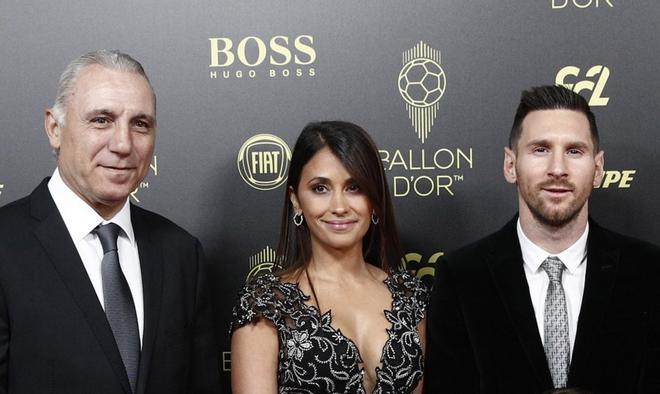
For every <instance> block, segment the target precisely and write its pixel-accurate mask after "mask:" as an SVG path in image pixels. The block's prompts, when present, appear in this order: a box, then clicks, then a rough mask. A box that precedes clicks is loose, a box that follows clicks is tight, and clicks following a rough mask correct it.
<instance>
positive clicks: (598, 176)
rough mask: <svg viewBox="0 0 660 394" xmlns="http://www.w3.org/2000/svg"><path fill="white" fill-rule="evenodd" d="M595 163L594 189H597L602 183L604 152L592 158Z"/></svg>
mask: <svg viewBox="0 0 660 394" xmlns="http://www.w3.org/2000/svg"><path fill="white" fill-rule="evenodd" d="M594 161H595V162H596V173H595V174H594V187H598V186H599V185H600V184H601V183H602V182H603V176H604V175H605V152H604V151H600V152H598V153H597V154H596V156H595V157H594Z"/></svg>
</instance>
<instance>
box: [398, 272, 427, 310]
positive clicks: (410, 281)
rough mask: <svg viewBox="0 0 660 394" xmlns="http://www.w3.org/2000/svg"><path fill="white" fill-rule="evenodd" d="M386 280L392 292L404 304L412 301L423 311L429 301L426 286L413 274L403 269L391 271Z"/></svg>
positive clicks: (413, 304)
mask: <svg viewBox="0 0 660 394" xmlns="http://www.w3.org/2000/svg"><path fill="white" fill-rule="evenodd" d="M388 281H389V283H390V288H391V290H392V293H393V294H395V295H396V296H398V298H400V299H402V301H403V303H404V304H409V305H410V303H412V306H415V307H416V308H417V309H419V310H421V311H425V310H426V307H427V306H428V303H429V298H430V291H429V289H428V287H426V285H425V284H424V283H423V282H422V281H421V280H420V279H419V278H418V277H416V276H415V275H413V274H411V273H410V272H408V271H405V270H397V271H394V272H391V273H390V275H389V277H388Z"/></svg>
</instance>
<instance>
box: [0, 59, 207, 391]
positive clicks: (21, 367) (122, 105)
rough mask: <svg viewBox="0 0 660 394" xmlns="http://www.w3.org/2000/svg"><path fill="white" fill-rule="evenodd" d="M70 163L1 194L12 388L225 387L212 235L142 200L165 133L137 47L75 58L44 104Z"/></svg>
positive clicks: (6, 348) (1, 364)
mask: <svg viewBox="0 0 660 394" xmlns="http://www.w3.org/2000/svg"><path fill="white" fill-rule="evenodd" d="M45 128H46V134H47V135H48V139H49V141H50V144H51V146H52V147H53V150H54V151H55V153H56V156H57V168H56V169H55V172H54V173H53V176H52V177H51V178H50V179H45V180H44V181H43V182H42V183H41V184H40V185H39V186H38V187H37V188H36V189H35V190H34V191H33V192H32V194H30V195H29V196H27V197H25V198H23V199H21V200H18V201H15V202H13V203H11V204H8V205H6V206H5V207H3V208H0V393H26V394H27V393H29V394H35V393H39V394H41V393H62V394H73V393H80V394H83V393H85V394H89V393H95V394H105V393H107V394H110V393H113V394H114V393H126V394H132V393H145V394H146V393H151V394H163V393H172V394H175V393H176V394H181V393H218V392H219V382H218V379H219V376H218V375H219V373H218V360H217V348H216V341H215V338H214V329H213V326H212V319H211V315H210V313H211V312H210V307H209V303H208V301H209V300H208V299H207V296H208V294H207V286H206V283H205V275H204V262H203V254H202V249H201V247H200V244H199V242H198V241H197V239H196V238H194V237H193V236H191V235H190V234H188V233H187V232H186V231H184V230H183V229H181V228H180V227H178V226H177V225H175V224H174V223H172V222H170V221H169V220H167V219H165V218H163V217H161V216H159V215H157V214H154V213H151V212H149V211H146V210H144V209H141V208H139V207H136V206H133V205H131V204H130V203H129V201H128V196H129V193H130V192H131V191H133V190H134V189H135V188H136V187H137V185H138V183H139V182H140V181H142V179H143V178H144V176H145V175H146V173H147V171H148V168H149V164H150V159H151V157H152V154H153V149H154V141H155V137H156V97H155V95H154V92H153V90H152V87H151V84H150V83H149V80H148V79H147V76H146V74H145V72H144V70H143V68H142V66H141V65H140V63H138V62H137V61H136V60H134V59H133V58H131V57H130V56H128V55H126V54H123V53H121V52H118V51H105V50H100V51H96V52H91V53H88V54H86V55H83V56H81V57H80V58H78V59H76V60H74V61H73V62H72V63H71V64H69V66H68V67H67V68H66V70H65V71H64V73H63V74H62V76H61V78H60V84H59V89H58V92H57V97H56V100H55V104H54V106H53V108H52V109H49V110H47V111H46V114H45Z"/></svg>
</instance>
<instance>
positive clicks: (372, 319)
mask: <svg viewBox="0 0 660 394" xmlns="http://www.w3.org/2000/svg"><path fill="white" fill-rule="evenodd" d="M402 258H403V253H402V251H401V247H400V242H399V237H398V233H397V230H396V225H395V222H394V215H393V212H392V202H391V199H390V195H389V189H388V186H387V181H386V179H385V175H384V171H383V165H382V162H381V160H380V157H379V154H378V150H377V148H376V146H375V144H374V143H373V141H372V140H371V138H370V137H369V136H368V134H367V133H366V132H365V131H364V130H363V129H361V128H360V127H359V126H356V125H354V124H351V123H348V122H339V121H335V122H320V123H311V124H309V125H307V126H306V127H305V128H304V129H303V131H302V133H301V134H300V136H299V137H298V140H297V142H296V145H295V147H294V150H293V155H292V159H291V166H290V169H289V175H288V181H287V189H286V197H285V201H284V210H283V217H282V225H281V232H280V242H279V245H278V250H277V257H276V263H277V266H278V267H277V269H276V270H274V271H275V272H274V273H273V274H266V275H263V276H260V277H258V278H256V279H254V280H253V281H252V282H250V283H249V284H248V285H247V286H245V287H244V288H243V290H242V291H241V292H240V294H239V300H238V303H237V305H236V306H235V308H234V312H233V322H232V328H231V330H232V345H231V346H232V389H233V392H234V393H235V394H241V393H258V394H264V393H314V394H317V393H421V391H422V388H421V386H422V383H421V382H422V379H421V378H422V373H423V359H424V355H423V349H424V340H425V320H424V315H425V309H426V305H427V300H428V293H427V290H426V288H425V287H424V285H423V284H422V283H421V282H420V281H419V280H418V279H417V278H415V277H414V276H412V275H410V274H409V273H407V272H405V271H403V270H402V269H401V266H400V265H401V261H402Z"/></svg>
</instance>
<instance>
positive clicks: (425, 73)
mask: <svg viewBox="0 0 660 394" xmlns="http://www.w3.org/2000/svg"><path fill="white" fill-rule="evenodd" d="M397 84H398V87H399V93H400V94H401V97H403V100H404V101H405V102H406V109H407V110H408V117H409V118H410V120H411V122H412V125H413V128H414V129H415V131H416V132H417V137H418V138H419V139H420V140H421V141H422V143H424V141H426V139H427V138H428V136H429V133H430V132H431V127H433V123H434V122H435V118H436V116H437V114H438V108H439V107H440V98H441V97H442V95H443V94H444V93H445V86H446V84H447V80H446V78H445V72H444V71H443V69H442V67H440V51H438V50H436V49H433V48H431V47H429V46H428V45H426V44H425V43H424V42H423V41H420V42H419V43H418V44H417V45H415V47H413V48H411V49H409V50H407V51H405V52H404V53H403V68H402V69H401V72H400V73H399V78H398V81H397Z"/></svg>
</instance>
